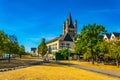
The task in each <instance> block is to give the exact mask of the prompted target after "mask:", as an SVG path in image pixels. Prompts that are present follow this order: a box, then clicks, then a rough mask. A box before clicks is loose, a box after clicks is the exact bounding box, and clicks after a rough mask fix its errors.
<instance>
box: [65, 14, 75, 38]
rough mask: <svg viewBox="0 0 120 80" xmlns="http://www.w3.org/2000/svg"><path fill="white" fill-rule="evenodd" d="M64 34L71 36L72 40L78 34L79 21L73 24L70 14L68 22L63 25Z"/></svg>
mask: <svg viewBox="0 0 120 80" xmlns="http://www.w3.org/2000/svg"><path fill="white" fill-rule="evenodd" d="M64 34H69V35H70V36H71V38H74V37H75V36H76V34H77V20H75V21H74V24H73V22H72V17H71V13H69V16H68V18H67V20H66V22H64V24H63V35H64Z"/></svg>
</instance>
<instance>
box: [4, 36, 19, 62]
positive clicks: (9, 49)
mask: <svg viewBox="0 0 120 80" xmlns="http://www.w3.org/2000/svg"><path fill="white" fill-rule="evenodd" d="M18 49H19V45H18V41H17V37H16V36H15V35H10V36H9V37H8V42H7V44H6V49H5V51H6V53H8V54H9V59H8V62H9V63H10V59H11V54H17V52H18Z"/></svg>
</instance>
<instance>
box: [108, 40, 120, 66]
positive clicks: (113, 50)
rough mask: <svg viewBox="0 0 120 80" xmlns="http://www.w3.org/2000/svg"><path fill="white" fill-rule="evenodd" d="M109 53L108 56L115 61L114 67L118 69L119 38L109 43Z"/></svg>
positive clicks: (119, 57)
mask: <svg viewBox="0 0 120 80" xmlns="http://www.w3.org/2000/svg"><path fill="white" fill-rule="evenodd" d="M110 43H111V45H110V48H109V50H110V53H109V55H110V56H111V57H112V58H113V59H115V61H116V66H117V67H119V61H120V38H116V39H115V40H113V41H111V42H110Z"/></svg>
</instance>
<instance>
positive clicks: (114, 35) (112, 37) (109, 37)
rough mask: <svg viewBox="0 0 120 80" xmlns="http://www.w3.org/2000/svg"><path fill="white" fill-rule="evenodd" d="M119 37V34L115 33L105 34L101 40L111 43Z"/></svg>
mask: <svg viewBox="0 0 120 80" xmlns="http://www.w3.org/2000/svg"><path fill="white" fill-rule="evenodd" d="M118 37H120V33H117V32H113V33H110V34H108V33H106V34H104V35H103V39H104V40H105V41H112V40H115V39H116V38H118Z"/></svg>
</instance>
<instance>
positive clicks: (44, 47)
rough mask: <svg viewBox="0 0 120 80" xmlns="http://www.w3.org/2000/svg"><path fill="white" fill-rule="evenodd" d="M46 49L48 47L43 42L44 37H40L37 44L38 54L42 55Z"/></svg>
mask: <svg viewBox="0 0 120 80" xmlns="http://www.w3.org/2000/svg"><path fill="white" fill-rule="evenodd" d="M47 51H48V48H47V46H46V43H45V39H42V41H41V43H40V45H39V46H38V54H41V56H42V57H43V56H44V55H45V54H46V53H47Z"/></svg>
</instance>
